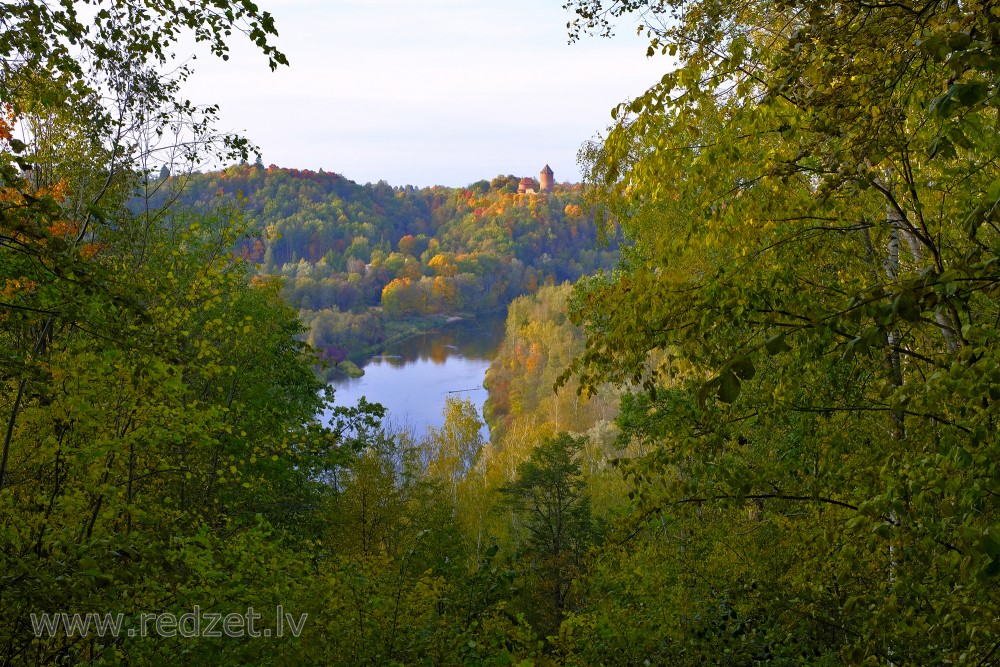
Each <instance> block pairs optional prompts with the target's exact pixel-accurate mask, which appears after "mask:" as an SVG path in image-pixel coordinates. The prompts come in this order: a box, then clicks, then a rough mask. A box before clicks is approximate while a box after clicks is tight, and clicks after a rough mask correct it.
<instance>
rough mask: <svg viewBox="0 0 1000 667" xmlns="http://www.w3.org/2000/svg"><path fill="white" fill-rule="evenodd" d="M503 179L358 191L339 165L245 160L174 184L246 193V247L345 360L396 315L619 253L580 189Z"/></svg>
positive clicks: (184, 199)
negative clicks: (522, 186) (526, 190)
mask: <svg viewBox="0 0 1000 667" xmlns="http://www.w3.org/2000/svg"><path fill="white" fill-rule="evenodd" d="M519 181H520V179H518V178H517V177H515V176H497V177H496V178H494V179H492V180H491V181H486V180H481V181H478V182H476V183H473V184H472V185H470V186H469V187H467V188H446V187H440V186H434V187H428V188H415V187H413V186H406V187H393V186H390V185H389V184H387V183H385V182H384V181H380V182H378V183H375V184H370V183H369V184H365V185H359V184H357V183H355V182H353V181H351V180H349V179H346V178H344V177H343V176H340V175H338V174H335V173H328V172H323V171H319V172H313V171H307V170H298V169H283V168H278V167H275V166H273V165H272V166H270V167H267V168H263V167H261V166H259V165H256V166H255V165H240V166H233V167H230V168H228V169H225V170H222V171H218V172H211V173H206V174H194V175H190V176H183V177H178V178H168V179H167V180H166V181H164V182H162V183H160V184H159V185H161V186H163V187H161V188H159V193H158V195H157V199H162V198H165V197H166V196H167V193H171V195H170V196H175V197H177V198H178V201H179V203H181V204H182V205H185V206H187V207H191V208H194V209H195V210H198V211H208V210H212V209H214V208H217V207H218V206H219V205H220V203H221V202H225V201H227V200H233V201H240V202H241V206H242V211H243V213H244V215H245V216H246V218H247V219H248V222H249V223H250V226H251V227H252V228H254V229H258V230H259V234H258V235H257V236H256V237H255V238H252V239H250V240H249V241H248V242H246V244H245V245H244V246H243V248H242V250H241V252H242V254H243V255H244V256H245V257H247V258H249V259H252V260H253V261H255V262H258V263H259V264H260V272H261V273H263V274H266V275H272V276H278V277H281V278H282V279H283V293H284V296H285V298H286V299H287V300H288V301H289V303H291V304H292V305H294V306H296V307H298V308H300V309H302V310H303V311H304V312H303V317H304V319H305V321H306V322H307V323H308V324H309V325H310V342H311V343H313V344H314V345H315V346H316V347H318V348H320V349H323V350H325V352H326V354H327V356H328V357H329V358H331V359H334V360H337V361H340V360H343V359H344V358H346V357H348V356H355V357H357V356H360V355H361V354H363V353H364V352H366V351H367V350H368V348H369V347H370V346H377V345H378V344H379V343H380V342H381V340H382V339H383V335H384V333H383V332H384V325H385V322H386V320H388V321H390V322H391V321H397V322H398V321H400V320H404V319H410V318H413V317H415V316H426V315H437V314H455V313H465V314H474V313H478V312H489V311H495V310H498V309H501V308H503V307H505V306H506V305H507V304H508V303H510V301H511V300H513V299H514V298H516V297H518V296H521V295H523V294H529V293H534V292H535V291H536V290H537V289H538V287H539V286H540V285H544V284H546V283H549V284H552V283H558V282H562V281H565V280H571V281H572V280H576V279H577V278H579V277H580V276H581V275H587V274H591V273H593V272H595V271H596V270H598V269H600V268H610V267H612V266H614V264H615V262H616V261H617V257H618V252H617V239H615V238H610V239H609V243H608V244H607V245H606V246H602V245H601V244H600V243H599V232H598V225H597V223H596V222H595V219H594V215H593V212H592V211H591V210H590V208H589V207H588V206H587V204H586V203H585V201H584V197H583V191H582V187H581V186H580V185H570V184H555V185H554V188H553V191H551V192H539V193H537V194H534V193H531V194H518V193H517V188H518V184H519Z"/></svg>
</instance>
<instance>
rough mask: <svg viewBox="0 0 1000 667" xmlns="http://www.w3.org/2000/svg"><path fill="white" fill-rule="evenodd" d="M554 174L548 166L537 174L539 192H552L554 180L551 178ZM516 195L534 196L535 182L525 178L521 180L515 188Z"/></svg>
mask: <svg viewBox="0 0 1000 667" xmlns="http://www.w3.org/2000/svg"><path fill="white" fill-rule="evenodd" d="M554 176H555V174H554V173H553V172H552V168H551V167H549V165H545V166H544V167H542V170H541V171H540V172H539V173H538V190H539V192H552V188H553V186H554V185H555V179H554V178H553V177H554ZM517 194H519V195H533V194H535V181H534V179H531V178H529V177H527V176H525V177H524V178H522V179H521V182H520V183H519V184H518V186H517Z"/></svg>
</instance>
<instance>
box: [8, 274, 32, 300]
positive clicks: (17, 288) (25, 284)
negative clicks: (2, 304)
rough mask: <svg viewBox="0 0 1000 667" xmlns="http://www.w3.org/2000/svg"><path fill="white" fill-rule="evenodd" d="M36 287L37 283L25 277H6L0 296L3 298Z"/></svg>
mask: <svg viewBox="0 0 1000 667" xmlns="http://www.w3.org/2000/svg"><path fill="white" fill-rule="evenodd" d="M36 287H38V283H36V282H35V281H34V280H29V279H28V278H25V277H21V278H8V279H7V280H6V282H5V284H4V286H3V289H2V290H0V296H2V297H4V298H5V299H9V298H10V297H12V296H14V295H15V294H17V293H18V292H30V291H31V290H33V289H35V288H36Z"/></svg>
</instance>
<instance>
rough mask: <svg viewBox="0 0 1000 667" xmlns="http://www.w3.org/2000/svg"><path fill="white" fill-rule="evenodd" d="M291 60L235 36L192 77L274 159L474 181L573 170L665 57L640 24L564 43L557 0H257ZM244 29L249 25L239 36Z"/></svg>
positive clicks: (371, 175) (384, 174)
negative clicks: (222, 54) (223, 53)
mask: <svg viewBox="0 0 1000 667" xmlns="http://www.w3.org/2000/svg"><path fill="white" fill-rule="evenodd" d="M259 5H260V7H261V8H262V9H264V10H267V11H270V12H271V13H272V14H273V15H274V17H275V21H276V25H277V28H278V32H279V37H278V39H277V40H276V41H275V44H276V45H277V46H278V48H280V49H281V50H282V51H284V52H285V54H286V55H287V56H288V59H289V62H290V64H291V66H290V67H281V68H279V69H278V71H276V72H271V71H270V70H269V69H268V67H267V63H266V59H265V58H264V57H263V55H261V54H260V53H258V52H255V51H254V50H253V47H252V46H251V45H249V44H243V43H242V42H240V41H239V40H236V39H235V38H234V39H232V40H231V44H233V47H234V48H233V51H232V55H231V57H230V59H229V61H227V62H223V61H221V60H219V59H216V58H213V57H212V56H210V55H208V54H207V53H205V54H201V55H199V56H198V58H197V60H195V61H194V62H193V63H192V65H193V66H194V69H195V75H194V76H193V77H192V79H191V81H190V82H189V83H188V85H187V87H186V89H185V92H186V93H187V95H188V96H189V98H190V99H191V100H192V101H193V102H196V103H217V104H219V105H220V106H221V111H220V123H219V125H220V128H221V129H225V130H234V131H238V132H241V133H243V134H245V135H246V136H247V137H248V138H249V139H250V140H251V141H253V142H254V143H256V144H257V145H258V146H259V147H260V150H261V154H262V157H263V160H264V164H276V165H278V166H279V167H294V168H299V169H312V170H319V169H321V168H322V169H324V170H326V171H333V172H337V173H339V174H342V175H344V176H346V177H347V178H349V179H351V180H354V181H357V182H359V183H365V182H376V181H379V180H385V181H387V182H388V183H389V184H390V185H407V184H410V185H416V186H428V185H446V186H453V187H458V186H464V185H468V184H470V183H472V182H474V181H477V180H479V179H483V178H485V179H490V178H493V177H494V176H496V175H498V174H514V175H517V176H526V175H530V176H534V177H536V178H537V176H538V172H539V171H540V170H541V168H542V167H543V166H544V165H545V164H548V165H550V166H551V167H552V169H553V171H554V172H555V179H556V181H559V182H563V181H569V182H577V181H579V180H580V178H581V177H580V170H579V167H578V165H577V161H576V155H577V151H578V150H579V148H580V146H581V145H582V144H583V143H584V142H586V141H588V140H591V139H593V138H594V137H595V136H596V135H597V134H598V133H600V132H603V131H604V130H605V129H606V128H607V126H608V125H609V124H610V122H611V115H610V112H611V109H612V107H614V106H615V105H616V104H618V103H619V102H622V101H625V100H626V99H630V98H634V97H636V96H638V95H640V94H642V93H643V92H644V91H645V90H646V89H647V88H648V87H649V86H650V85H652V84H653V83H654V82H655V81H657V80H659V78H660V77H661V76H662V75H663V73H664V72H665V71H666V68H667V63H666V61H665V60H663V59H662V58H660V59H647V58H646V45H647V44H646V42H645V41H644V40H643V39H642V38H640V37H638V36H637V35H636V34H635V27H634V25H635V24H623V25H622V26H621V27H620V28H619V30H618V36H616V37H615V38H613V39H601V38H598V37H588V38H585V39H584V40H582V41H581V42H577V43H575V44H572V45H570V44H568V43H567V31H566V22H567V21H568V20H570V18H571V15H570V14H569V13H567V12H566V11H565V10H564V9H563V8H562V6H561V5H562V1H561V0H507V1H506V2H498V1H496V0H494V1H492V2H491V1H486V0H271V2H267V0H262V1H261V2H259ZM243 41H246V40H243Z"/></svg>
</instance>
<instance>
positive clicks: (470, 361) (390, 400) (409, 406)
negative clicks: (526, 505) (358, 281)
mask: <svg viewBox="0 0 1000 667" xmlns="http://www.w3.org/2000/svg"><path fill="white" fill-rule="evenodd" d="M503 331H504V319H503V318H502V317H488V318H478V319H476V320H474V321H466V322H457V323H455V324H452V325H449V326H447V327H444V328H442V329H440V330H437V331H432V332H429V333H427V334H424V335H422V336H413V337H411V338H407V339H406V340H404V341H401V342H399V343H396V344H394V345H391V346H388V347H386V348H385V349H384V350H383V351H382V354H381V355H378V356H375V357H372V358H371V359H370V360H369V361H368V362H367V363H366V364H365V365H364V366H363V367H362V368H363V370H364V372H365V374H364V375H363V376H362V377H360V378H347V379H343V380H336V381H334V382H333V383H332V384H333V387H334V389H335V390H336V394H335V396H334V399H335V403H336V404H337V405H345V406H351V405H355V404H356V403H357V402H358V399H359V398H361V397H362V396H364V397H365V398H366V399H367V400H368V401H370V402H373V403H381V404H382V405H384V406H385V407H386V409H387V411H388V414H387V422H388V424H389V425H390V426H391V427H395V428H405V429H408V430H411V431H412V432H413V433H414V434H415V435H416V437H417V438H418V439H419V438H421V437H423V436H424V435H425V434H426V433H427V429H428V428H429V427H434V428H441V426H442V425H443V424H444V417H443V415H442V411H443V410H444V404H445V399H447V398H448V397H460V398H467V399H469V400H471V401H472V402H473V404H474V405H475V406H476V409H477V410H478V411H479V415H480V417H482V414H483V403H484V402H485V401H486V397H487V392H486V390H485V389H484V388H483V379H484V378H485V377H486V370H487V369H488V368H489V367H490V363H491V362H492V361H493V358H494V357H495V356H496V353H497V348H498V347H499V346H500V342H501V340H503ZM482 434H483V440H484V441H488V440H489V429H488V428H487V427H486V426H485V425H484V426H483V429H482Z"/></svg>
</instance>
